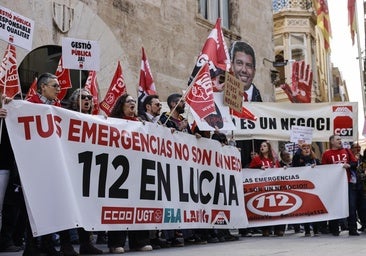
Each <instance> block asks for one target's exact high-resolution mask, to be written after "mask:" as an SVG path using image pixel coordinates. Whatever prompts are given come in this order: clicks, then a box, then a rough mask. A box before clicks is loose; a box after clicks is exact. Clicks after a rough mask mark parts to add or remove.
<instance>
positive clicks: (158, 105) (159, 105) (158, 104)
mask: <svg viewBox="0 0 366 256" xmlns="http://www.w3.org/2000/svg"><path fill="white" fill-rule="evenodd" d="M153 105H155V106H157V107H158V108H159V107H161V106H163V105H162V104H161V103H155V104H153Z"/></svg>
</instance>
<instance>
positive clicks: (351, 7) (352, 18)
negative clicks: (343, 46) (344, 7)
mask: <svg viewBox="0 0 366 256" xmlns="http://www.w3.org/2000/svg"><path fill="white" fill-rule="evenodd" d="M348 25H349V26H350V31H351V38H352V45H354V44H355V34H356V0H348Z"/></svg>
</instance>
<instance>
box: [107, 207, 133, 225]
mask: <svg viewBox="0 0 366 256" xmlns="http://www.w3.org/2000/svg"><path fill="white" fill-rule="evenodd" d="M134 213H135V209H134V208H131V207H102V224H132V223H133V217H134Z"/></svg>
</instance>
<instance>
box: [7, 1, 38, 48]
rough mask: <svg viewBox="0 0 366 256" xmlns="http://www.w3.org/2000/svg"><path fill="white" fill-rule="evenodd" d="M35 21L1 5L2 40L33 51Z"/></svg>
mask: <svg viewBox="0 0 366 256" xmlns="http://www.w3.org/2000/svg"><path fill="white" fill-rule="evenodd" d="M33 31H34V21H33V20H31V19H28V18H27V17H24V16H22V15H20V14H18V13H16V12H13V11H12V10H10V9H7V8H5V7H3V6H1V5H0V39H2V40H4V41H6V42H8V43H11V44H14V45H16V46H19V47H22V48H24V49H26V50H28V51H30V50H32V42H33Z"/></svg>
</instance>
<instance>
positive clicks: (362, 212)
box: [0, 42, 366, 256]
mask: <svg viewBox="0 0 366 256" xmlns="http://www.w3.org/2000/svg"><path fill="white" fill-rule="evenodd" d="M230 52H231V56H232V71H233V73H234V75H235V76H236V77H237V78H238V79H239V80H240V81H241V82H242V83H243V85H244V88H243V101H258V102H261V101H262V98H261V95H260V92H259V90H258V89H257V88H256V87H255V85H254V84H253V79H254V76H255V70H256V61H255V54H254V50H253V48H252V47H251V46H249V45H248V44H246V43H244V42H236V43H235V44H233V45H232V48H231V51H230ZM59 93H60V85H59V82H58V80H57V77H56V76H54V75H52V74H49V73H44V74H42V75H40V76H39V77H38V80H37V93H36V94H35V95H33V96H32V97H31V98H29V99H28V101H30V102H32V103H35V104H47V105H52V106H54V107H61V104H60V101H59V100H58V99H57V95H58V94H59ZM2 101H3V102H4V103H8V101H9V99H8V98H6V97H5V96H3V98H2ZM166 102H167V104H168V107H169V111H167V112H163V113H161V110H162V103H161V101H160V99H159V96H158V95H149V96H147V97H145V99H144V101H143V113H140V114H139V115H138V114H137V101H136V99H135V98H134V97H133V96H132V95H130V94H127V93H126V94H124V95H122V96H120V97H119V98H118V100H117V101H116V103H115V105H114V107H113V109H112V112H111V115H110V117H114V118H121V119H127V120H131V121H137V122H152V123H156V124H159V125H164V126H166V127H168V128H170V131H171V132H185V133H189V134H192V135H193V136H194V137H192V139H193V138H194V139H200V138H201V137H206V138H211V139H214V140H218V141H219V142H221V143H222V145H228V144H229V142H228V141H229V140H228V136H227V134H226V133H225V132H223V131H220V130H219V129H216V130H215V132H209V131H201V130H199V129H198V128H197V127H191V126H190V124H189V122H188V120H187V118H185V117H184V113H185V100H184V97H183V95H182V94H179V93H173V94H171V95H169V97H168V98H167V100H166ZM68 103H69V105H68V106H67V108H68V109H70V110H73V111H80V112H81V113H84V114H91V112H92V109H93V104H92V95H91V93H90V92H89V91H88V90H87V89H84V88H83V89H77V90H75V91H74V92H73V93H72V94H71V96H70V97H69V99H68ZM6 116H7V111H6V109H4V108H0V118H2V119H4V118H6ZM1 132H2V136H1V143H0V216H1V218H0V225H2V226H0V228H1V237H0V251H1V252H14V251H20V250H23V249H24V252H23V255H27V256H37V255H50V256H51V255H52V256H54V255H66V256H74V255H79V254H84V255H85V254H88V255H96V254H102V253H103V251H101V250H100V249H98V248H97V247H96V246H95V245H94V241H93V239H92V237H93V233H91V232H89V231H85V230H84V229H83V228H77V229H75V230H64V231H61V232H58V235H59V243H60V250H56V247H55V246H56V243H55V241H57V239H55V237H57V236H56V234H48V235H44V236H41V237H33V234H32V230H31V227H30V224H29V221H28V216H27V211H26V209H25V203H24V198H23V194H22V190H21V182H20V178H19V175H18V172H17V168H16V161H15V157H14V155H13V152H12V148H11V144H10V141H9V136H8V134H7V129H6V123H5V122H4V123H3V126H2V131H1ZM230 139H231V140H232V139H233V138H230ZM235 145H236V147H238V149H239V150H240V152H241V157H242V164H243V168H251V169H256V170H258V171H265V170H268V169H269V168H289V167H299V166H312V167H314V166H316V165H320V164H339V163H342V164H343V167H344V169H345V170H347V177H348V184H349V186H348V187H349V190H348V192H349V217H348V219H347V220H329V221H328V222H326V221H323V222H316V223H299V224H295V225H292V227H293V228H294V230H295V232H300V231H301V229H300V227H303V228H304V231H305V236H311V231H312V232H313V234H314V235H317V234H320V233H322V234H325V233H331V234H332V235H334V236H338V235H339V232H340V231H341V228H344V227H346V228H348V230H349V235H350V236H358V235H359V231H364V229H365V228H366V209H365V207H366V201H365V200H366V199H365V185H364V182H365V181H364V180H363V178H361V176H360V172H359V169H362V168H360V166H362V163H363V162H366V160H365V158H366V155H365V154H364V156H362V155H361V154H360V150H361V149H360V147H359V145H358V143H353V144H352V147H351V149H350V150H349V149H346V148H343V146H342V141H341V137H340V136H338V135H332V136H331V137H330V138H329V146H330V148H329V150H327V151H325V152H324V153H323V156H322V158H321V159H319V158H317V157H316V155H315V153H314V151H313V150H312V147H311V144H306V143H302V144H300V145H299V147H298V149H297V150H296V151H295V152H294V153H293V157H291V155H292V154H290V152H288V151H286V150H281V152H279V154H276V152H275V150H274V149H273V148H272V144H271V143H270V142H268V141H263V140H247V141H237V142H236V143H235ZM277 155H279V156H280V157H277ZM362 170H363V169H362ZM362 170H361V172H362ZM253 171H254V170H253ZM358 221H359V222H360V223H361V228H360V229H359V230H358V225H357V222H358ZM289 227H290V225H289V226H288V228H289ZM285 230H286V225H284V224H283V225H276V226H267V227H259V228H256V229H240V230H239V233H240V234H241V236H250V235H251V234H253V233H261V234H262V235H263V236H270V235H275V236H283V235H284V234H285ZM97 236H98V238H97V242H98V243H106V244H107V246H108V248H109V253H113V254H122V253H124V252H125V245H126V241H127V238H128V243H129V249H130V250H135V251H151V250H154V249H159V248H166V247H183V246H185V244H186V243H193V244H205V243H217V242H224V241H234V240H238V239H239V237H238V236H234V235H232V234H231V233H230V231H229V230H227V229H217V230H216V229H191V230H137V231H126V230H120V231H106V232H103V231H101V232H97ZM75 237H76V238H75ZM75 241H77V242H78V243H79V244H80V246H79V252H76V251H75V249H74V247H73V243H74V242H75Z"/></svg>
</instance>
